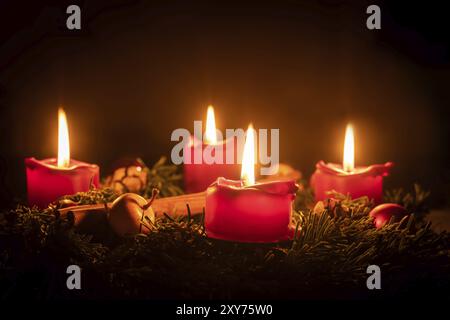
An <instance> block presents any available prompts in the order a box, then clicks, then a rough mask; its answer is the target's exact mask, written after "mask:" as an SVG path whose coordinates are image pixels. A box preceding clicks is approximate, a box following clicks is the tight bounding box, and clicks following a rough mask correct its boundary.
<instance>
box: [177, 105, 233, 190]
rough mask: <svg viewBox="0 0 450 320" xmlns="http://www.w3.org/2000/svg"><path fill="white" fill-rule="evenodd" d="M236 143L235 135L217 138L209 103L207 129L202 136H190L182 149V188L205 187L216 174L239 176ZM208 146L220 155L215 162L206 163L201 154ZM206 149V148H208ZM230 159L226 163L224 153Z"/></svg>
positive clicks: (197, 188) (216, 154) (202, 188)
mask: <svg viewBox="0 0 450 320" xmlns="http://www.w3.org/2000/svg"><path fill="white" fill-rule="evenodd" d="M237 144H238V141H237V139H236V138H235V137H232V138H230V139H227V140H223V141H218V139H217V131H216V120H215V116H214V108H213V107H212V106H209V107H208V111H207V118H206V131H205V135H204V139H203V137H201V138H196V137H191V139H190V143H189V144H187V145H186V146H185V148H184V150H183V158H184V161H183V163H184V188H185V191H186V192H187V193H194V192H201V191H205V190H206V188H208V186H209V185H210V184H211V183H213V182H214V181H215V180H216V179H217V178H218V177H226V178H228V179H239V173H240V166H239V164H237V156H236V154H237V149H238V147H237ZM208 147H210V148H211V156H213V157H216V156H217V158H219V159H222V161H221V163H218V162H220V161H217V162H214V163H206V161H205V159H204V157H203V155H204V151H205V149H206V148H208ZM207 152H208V151H207ZM231 155H232V160H233V161H232V163H231V164H228V163H227V161H226V159H227V156H230V157H231Z"/></svg>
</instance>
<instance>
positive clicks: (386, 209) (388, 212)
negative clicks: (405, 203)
mask: <svg viewBox="0 0 450 320" xmlns="http://www.w3.org/2000/svg"><path fill="white" fill-rule="evenodd" d="M407 214H408V211H406V209H405V208H404V207H402V206H401V205H398V204H396V203H384V204H380V205H378V206H376V207H375V208H373V209H372V211H370V213H369V216H370V217H372V218H374V224H375V227H376V228H377V229H379V228H381V227H383V226H384V225H385V224H386V223H388V222H389V221H390V220H391V218H392V217H393V218H394V221H395V222H398V221H400V220H401V219H402V218H403V217H404V216H406V215H407Z"/></svg>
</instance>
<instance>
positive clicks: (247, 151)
mask: <svg viewBox="0 0 450 320" xmlns="http://www.w3.org/2000/svg"><path fill="white" fill-rule="evenodd" d="M241 179H242V181H243V182H244V185H246V186H249V185H252V184H255V130H254V129H253V125H252V124H250V125H249V126H248V129H247V133H246V138H245V144H244V154H243V155H242V169H241Z"/></svg>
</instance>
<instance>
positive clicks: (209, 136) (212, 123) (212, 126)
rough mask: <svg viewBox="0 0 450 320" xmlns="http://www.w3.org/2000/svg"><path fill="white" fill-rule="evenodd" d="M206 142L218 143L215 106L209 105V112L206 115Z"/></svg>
mask: <svg viewBox="0 0 450 320" xmlns="http://www.w3.org/2000/svg"><path fill="white" fill-rule="evenodd" d="M205 142H206V143H207V144H216V143H217V133H216V119H215V117H214V108H213V106H209V107H208V113H207V115H206V132H205Z"/></svg>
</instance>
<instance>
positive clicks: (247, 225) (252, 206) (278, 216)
mask: <svg viewBox="0 0 450 320" xmlns="http://www.w3.org/2000/svg"><path fill="white" fill-rule="evenodd" d="M253 144H254V137H253V128H252V127H249V130H248V131H247V139H246V143H245V147H244V156H243V159H242V175H241V176H242V180H239V181H233V180H227V179H224V178H219V179H217V181H216V182H215V183H213V184H212V185H211V186H210V187H209V188H208V189H207V192H206V207H205V229H206V234H207V235H208V237H211V238H216V239H222V240H231V241H239V242H276V241H280V240H286V239H289V238H290V237H291V236H292V229H293V228H292V227H291V225H290V222H291V212H292V202H293V200H294V198H295V194H296V192H297V190H298V186H297V185H296V183H295V181H294V180H286V181H273V182H267V183H255V176H254V145H253Z"/></svg>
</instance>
